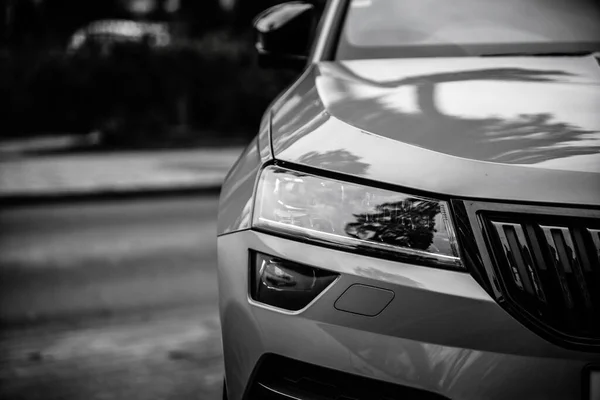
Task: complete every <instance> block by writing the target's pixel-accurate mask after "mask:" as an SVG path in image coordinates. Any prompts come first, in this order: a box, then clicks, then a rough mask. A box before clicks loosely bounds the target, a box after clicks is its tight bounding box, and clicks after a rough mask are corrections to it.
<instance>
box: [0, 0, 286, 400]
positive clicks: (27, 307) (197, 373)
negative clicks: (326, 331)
mask: <svg viewBox="0 0 600 400" xmlns="http://www.w3.org/2000/svg"><path fill="white" fill-rule="evenodd" d="M279 2H281V1H275V0H85V1H82V0H3V1H1V2H0V110H2V111H0V326H1V330H0V399H220V398H221V387H222V379H223V363H222V358H221V354H222V348H221V339H220V331H219V319H218V311H217V285H216V237H215V235H216V211H217V202H218V193H219V187H220V184H221V182H222V180H223V178H224V177H225V174H226V173H227V171H228V169H229V168H230V167H231V165H232V164H233V163H234V162H235V160H236V158H237V157H238V155H239V154H240V153H241V151H242V149H243V147H244V146H245V145H246V144H247V143H248V142H249V141H250V140H251V138H252V137H253V136H254V135H255V134H256V132H257V129H258V124H259V121H260V118H261V116H262V113H263V111H264V110H265V108H266V107H267V105H268V104H269V103H270V102H271V101H272V100H273V99H274V97H275V96H276V95H277V94H278V93H279V92H280V91H281V90H282V89H284V88H285V87H286V86H287V85H288V84H289V83H290V82H291V81H292V80H293V79H294V78H295V76H296V74H297V72H293V71H275V70H268V69H260V68H259V67H258V66H257V65H256V62H255V54H254V46H253V35H252V29H251V21H252V19H253V17H254V16H255V15H256V14H257V13H259V12H260V11H262V10H263V9H265V8H267V7H269V6H271V5H274V4H276V3H279ZM241 334H243V333H241Z"/></svg>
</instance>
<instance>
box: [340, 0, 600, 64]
mask: <svg viewBox="0 0 600 400" xmlns="http://www.w3.org/2000/svg"><path fill="white" fill-rule="evenodd" d="M348 7H349V9H348V10H347V13H346V20H345V22H344V26H343V29H342V32H341V36H340V40H339V45H338V49H337V56H336V58H338V59H361V58H389V57H439V56H450V57H454V56H480V55H490V56H493V55H508V54H511V55H512V54H554V55H562V54H565V55H567V54H576V53H587V52H596V51H600V1H598V0H350V1H349V6H348Z"/></svg>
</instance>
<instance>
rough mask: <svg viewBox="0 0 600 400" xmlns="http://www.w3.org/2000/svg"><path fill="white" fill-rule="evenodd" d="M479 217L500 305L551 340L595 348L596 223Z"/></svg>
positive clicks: (598, 334)
mask: <svg viewBox="0 0 600 400" xmlns="http://www.w3.org/2000/svg"><path fill="white" fill-rule="evenodd" d="M481 215H482V220H483V225H484V228H485V230H486V231H487V236H488V246H489V247H490V250H491V253H492V255H493V261H494V264H495V272H496V276H497V277H499V278H500V279H498V280H499V281H500V282H501V289H500V290H501V292H502V296H503V297H504V298H503V299H501V300H503V301H506V302H507V303H508V305H509V308H512V309H515V310H516V311H517V312H519V313H521V314H522V315H523V316H524V317H525V318H526V319H528V320H532V321H533V322H535V323H538V324H540V325H542V326H543V327H544V328H545V329H546V330H547V331H549V332H550V333H552V334H553V336H555V337H557V336H558V337H561V338H562V339H564V340H566V341H568V342H571V343H575V344H579V345H593V346H596V345H600V258H599V257H600V221H599V220H598V218H579V217H573V216H570V217H561V216H556V215H554V216H550V215H522V214H518V215H516V214H508V213H507V214H487V213H485V212H484V213H482V214H481Z"/></svg>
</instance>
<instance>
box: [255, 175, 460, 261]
mask: <svg viewBox="0 0 600 400" xmlns="http://www.w3.org/2000/svg"><path fill="white" fill-rule="evenodd" d="M255 201H256V202H255V207H254V214H253V218H252V227H253V228H254V229H257V230H260V231H267V232H271V233H276V234H282V235H286V236H291V237H294V238H297V239H303V240H308V241H316V242H320V243H322V244H326V245H331V246H335V247H339V248H343V249H346V250H352V251H361V250H362V251H364V252H368V253H372V252H375V253H376V254H375V255H380V256H384V257H385V256H389V257H394V258H396V257H399V258H403V259H404V260H405V261H407V262H414V263H424V264H430V265H431V264H433V265H436V266H441V267H450V268H459V269H460V268H462V264H461V262H460V258H459V255H458V250H457V243H456V236H455V235H454V229H453V227H452V221H451V220H450V215H449V209H448V204H447V203H446V202H444V201H440V200H434V199H429V198H424V197H420V196H413V195H409V194H403V193H398V192H394V191H390V190H385V189H380V188H375V187H368V186H363V185H358V184H354V183H348V182H342V181H338V180H334V179H329V178H323V177H319V176H315V175H311V174H307V173H303V172H297V171H292V170H289V169H285V168H281V167H278V166H269V167H266V168H265V169H264V170H263V171H262V173H261V176H260V179H259V184H258V189H257V193H256V200H255Z"/></svg>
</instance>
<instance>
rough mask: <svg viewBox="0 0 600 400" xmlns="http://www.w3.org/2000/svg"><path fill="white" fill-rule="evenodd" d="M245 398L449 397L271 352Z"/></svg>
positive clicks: (375, 399) (406, 399)
mask: <svg viewBox="0 0 600 400" xmlns="http://www.w3.org/2000/svg"><path fill="white" fill-rule="evenodd" d="M246 399H247V400H282V399H286V400H289V399H298V400H396V399H403V400H413V399H414V400H416V399H419V400H448V399H447V398H446V397H443V396H440V395H438V394H435V393H431V392H427V391H424V390H420V389H415V388H410V387H406V386H399V385H394V384H391V383H387V382H381V381H377V380H374V379H368V378H364V377H360V376H355V375H351V374H347V373H344V372H340V371H335V370H332V369H329V368H323V367H319V366H316V365H312V364H307V363H303V362H300V361H296V360H292V359H289V358H285V357H281V356H278V355H274V354H268V355H266V356H264V358H263V359H262V361H261V362H260V363H259V367H258V370H257V372H256V375H255V378H254V380H253V383H252V386H251V389H250V393H249V395H248V396H247V397H246Z"/></svg>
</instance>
